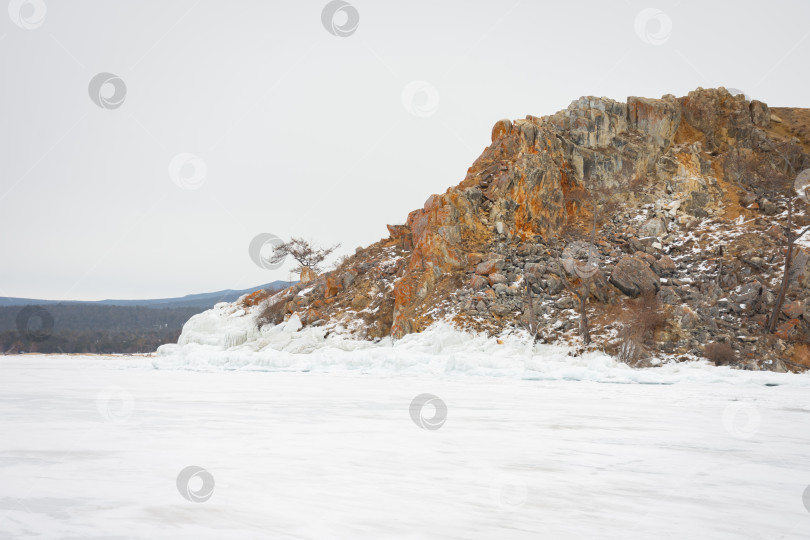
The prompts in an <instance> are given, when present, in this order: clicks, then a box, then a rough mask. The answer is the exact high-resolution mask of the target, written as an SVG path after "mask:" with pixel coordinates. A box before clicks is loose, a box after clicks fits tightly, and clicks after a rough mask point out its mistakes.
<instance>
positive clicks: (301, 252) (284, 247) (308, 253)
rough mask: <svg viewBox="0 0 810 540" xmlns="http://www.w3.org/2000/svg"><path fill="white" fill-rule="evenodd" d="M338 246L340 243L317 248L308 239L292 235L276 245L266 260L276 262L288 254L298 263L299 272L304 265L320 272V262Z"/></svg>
mask: <svg viewBox="0 0 810 540" xmlns="http://www.w3.org/2000/svg"><path fill="white" fill-rule="evenodd" d="M339 247H340V244H335V245H333V246H331V247H327V248H319V247H317V246H316V245H315V244H313V243H312V242H310V241H309V240H305V239H303V238H295V237H293V238H291V239H290V241H289V242H284V243H283V244H281V245H279V246H277V247H276V248H275V249H274V250H273V255H272V256H271V257H270V258H269V259H268V262H269V263H270V264H278V263H280V262H281V261H283V260H284V259H285V258H286V257H287V255H289V256H290V257H292V258H293V259H295V261H296V262H297V263H298V272H299V273H300V272H301V270H303V269H304V267H306V268H309V269H310V270H314V271H315V272H316V273H320V271H321V267H320V264H321V263H322V262H323V261H324V260H326V258H327V257H328V256H329V255H331V254H332V252H333V251H335V250H336V249H337V248H339Z"/></svg>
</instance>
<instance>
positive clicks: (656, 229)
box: [638, 217, 667, 238]
mask: <svg viewBox="0 0 810 540" xmlns="http://www.w3.org/2000/svg"><path fill="white" fill-rule="evenodd" d="M666 232H667V224H666V223H665V222H664V220H663V219H661V218H659V217H655V218H652V219H648V220H647V221H645V222H644V224H643V225H642V226H641V228H640V229H639V230H638V234H639V236H654V237H656V238H657V237H661V236H664V235H665V234H666Z"/></svg>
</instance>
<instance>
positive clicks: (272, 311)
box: [257, 301, 287, 328]
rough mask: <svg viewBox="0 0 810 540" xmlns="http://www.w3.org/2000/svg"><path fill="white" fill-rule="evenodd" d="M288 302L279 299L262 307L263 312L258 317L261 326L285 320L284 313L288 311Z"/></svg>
mask: <svg viewBox="0 0 810 540" xmlns="http://www.w3.org/2000/svg"><path fill="white" fill-rule="evenodd" d="M286 305H287V303H286V302H283V301H278V302H272V301H271V302H268V303H267V304H266V305H265V306H264V308H262V311H261V313H260V314H259V317H258V319H257V322H258V326H259V328H262V327H263V326H266V325H268V324H270V325H276V324H278V323H280V322H281V321H283V320H284V314H285V313H286V311H287V310H286Z"/></svg>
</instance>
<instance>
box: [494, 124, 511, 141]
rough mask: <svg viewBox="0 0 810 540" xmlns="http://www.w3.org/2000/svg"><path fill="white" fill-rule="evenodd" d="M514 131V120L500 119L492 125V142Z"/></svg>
mask: <svg viewBox="0 0 810 540" xmlns="http://www.w3.org/2000/svg"><path fill="white" fill-rule="evenodd" d="M510 131H512V121H511V120H509V119H504V120H498V121H497V122H495V125H494V126H492V142H495V141H497V140H498V139H500V138H502V137H505V136H506V135H508V134H509V132H510Z"/></svg>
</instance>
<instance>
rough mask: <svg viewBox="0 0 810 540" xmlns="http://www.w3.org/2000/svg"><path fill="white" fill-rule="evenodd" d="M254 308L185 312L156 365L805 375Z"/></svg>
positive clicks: (796, 380)
mask: <svg viewBox="0 0 810 540" xmlns="http://www.w3.org/2000/svg"><path fill="white" fill-rule="evenodd" d="M260 312H261V307H260V306H254V307H248V308H244V307H241V306H240V304H239V302H236V303H232V304H228V303H221V304H217V305H216V306H215V307H214V308H212V309H210V310H208V311H205V312H203V313H200V314H197V315H195V316H193V317H192V318H191V319H190V320H189V321H188V322H187V323H186V324H185V326H184V327H183V331H182V334H181V335H180V339H179V340H178V343H177V344H176V345H175V344H170V345H163V346H161V347H160V348H159V349H158V351H157V356H156V358H155V359H154V361H153V365H154V367H155V368H156V369H186V370H197V371H218V370H254V371H313V372H330V373H331V372H348V373H369V374H374V375H382V376H384V375H431V376H442V375H470V376H487V377H510V378H519V379H528V380H587V381H596V382H609V383H644V384H673V383H677V382H700V383H706V382H710V383H715V382H727V383H734V384H756V385H762V384H769V385H774V384H776V385H778V384H786V383H788V381H790V382H791V383H792V384H801V385H808V386H810V375H794V374H780V373H773V372H767V371H762V372H755V371H743V370H737V369H731V368H728V367H716V366H714V365H711V364H710V363H708V362H706V361H704V360H699V359H695V361H692V362H676V361H674V360H667V359H663V360H662V362H661V365H660V366H658V367H654V368H645V369H636V368H631V367H629V366H627V365H626V364H623V363H621V362H618V361H616V360H615V359H614V358H612V357H611V356H609V355H607V354H605V353H603V352H599V351H592V352H586V353H584V354H581V355H574V354H573V349H572V348H570V347H568V346H563V345H551V344H533V343H532V340H531V339H530V337H529V336H528V334H527V333H526V332H523V331H519V330H514V331H510V332H506V333H503V334H501V335H499V336H496V337H490V336H487V335H485V334H479V333H471V332H466V331H462V330H459V329H457V328H455V327H454V326H453V325H452V324H450V323H449V322H447V321H441V322H437V323H434V324H433V325H432V326H430V327H429V328H427V329H426V330H425V331H423V332H420V333H417V334H410V335H407V336H405V337H404V338H402V339H397V340H394V339H392V338H391V337H386V338H384V339H381V340H378V341H376V342H372V341H366V340H361V339H357V338H355V337H353V336H352V335H351V334H349V333H348V332H346V331H345V329H344V328H341V327H340V326H337V325H330V326H318V327H312V326H307V327H304V326H303V325H302V324H301V321H300V319H299V318H298V316H297V315H292V316H291V317H289V319H288V320H286V321H284V322H282V323H280V324H277V325H267V326H264V327H263V328H261V329H259V325H258V317H259V314H260Z"/></svg>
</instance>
